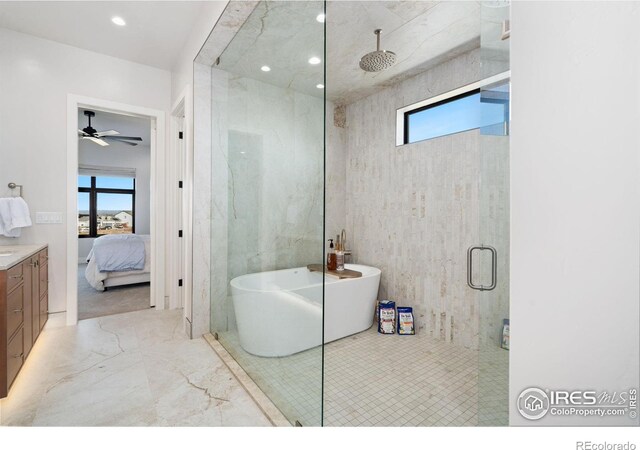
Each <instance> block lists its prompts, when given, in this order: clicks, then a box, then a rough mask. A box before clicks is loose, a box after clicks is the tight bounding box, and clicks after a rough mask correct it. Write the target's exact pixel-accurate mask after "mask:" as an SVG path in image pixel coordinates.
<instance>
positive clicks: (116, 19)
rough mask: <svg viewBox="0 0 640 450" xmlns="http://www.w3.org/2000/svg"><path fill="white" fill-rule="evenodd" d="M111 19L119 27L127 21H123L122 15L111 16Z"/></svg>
mask: <svg viewBox="0 0 640 450" xmlns="http://www.w3.org/2000/svg"><path fill="white" fill-rule="evenodd" d="M111 21H112V22H113V23H115V24H116V25H118V26H120V27H123V26H125V25H126V24H127V22H125V21H124V19H123V18H122V17H118V16H115V17H112V18H111Z"/></svg>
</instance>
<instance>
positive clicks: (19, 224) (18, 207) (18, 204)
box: [11, 197, 31, 229]
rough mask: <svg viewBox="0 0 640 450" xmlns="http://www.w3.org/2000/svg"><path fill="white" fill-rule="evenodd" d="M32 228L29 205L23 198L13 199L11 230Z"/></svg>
mask: <svg viewBox="0 0 640 450" xmlns="http://www.w3.org/2000/svg"><path fill="white" fill-rule="evenodd" d="M30 226H31V215H30V214H29V205H27V202H25V201H24V199H23V198H22V197H13V198H11V229H14V228H23V227H30Z"/></svg>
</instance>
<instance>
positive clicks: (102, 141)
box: [78, 111, 142, 147]
mask: <svg viewBox="0 0 640 450" xmlns="http://www.w3.org/2000/svg"><path fill="white" fill-rule="evenodd" d="M84 115H85V116H87V119H89V126H88V127H86V128H83V129H82V130H78V137H79V138H80V139H89V140H90V141H93V142H95V143H96V144H98V145H102V146H103V147H104V146H107V145H109V143H108V142H107V141H106V140H107V139H110V140H114V141H116V142H122V143H123V144H128V145H138V144H137V143H136V142H127V141H138V142H140V141H142V138H141V137H134V136H120V133H119V132H117V131H116V130H109V131H96V129H95V128H93V127H92V126H91V118H92V117H94V116H95V115H96V113H95V112H93V111H85V112H84Z"/></svg>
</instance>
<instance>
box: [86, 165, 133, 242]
mask: <svg viewBox="0 0 640 450" xmlns="http://www.w3.org/2000/svg"><path fill="white" fill-rule="evenodd" d="M96 178H97V177H96V176H94V175H91V187H80V186H78V193H81V192H85V193H88V194H89V234H78V238H79V239H84V238H98V237H100V236H104V235H103V234H98V194H128V195H131V215H132V216H133V217H132V223H131V234H135V232H136V179H135V178H133V189H117V188H101V187H96Z"/></svg>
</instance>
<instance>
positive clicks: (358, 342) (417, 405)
mask: <svg viewBox="0 0 640 450" xmlns="http://www.w3.org/2000/svg"><path fill="white" fill-rule="evenodd" d="M220 341H221V342H222V343H223V345H224V346H225V347H226V348H227V350H229V352H230V353H231V354H232V355H233V356H234V358H235V359H236V360H237V361H238V363H239V364H240V365H241V366H243V368H244V369H245V371H246V372H247V373H248V374H249V375H250V376H251V377H252V378H253V379H254V381H255V382H256V383H257V384H258V386H260V387H261V388H262V389H263V390H264V391H265V393H266V394H267V395H268V396H269V397H270V398H271V400H272V401H273V402H274V404H275V405H276V406H277V407H278V408H279V409H280V410H281V411H282V412H283V414H284V415H285V416H286V417H287V418H289V419H290V420H291V421H292V422H295V421H296V420H298V421H299V422H300V423H301V424H302V425H305V426H314V425H315V426H317V425H320V416H321V411H320V400H321V396H322V392H321V388H322V373H321V371H322V350H321V348H319V347H318V348H314V349H311V350H307V351H305V352H301V353H297V354H295V355H292V356H288V357H285V358H262V357H257V356H253V355H250V354H248V353H246V352H245V351H243V350H242V348H241V347H240V345H239V342H238V340H237V336H236V335H235V334H234V333H232V332H229V333H224V334H223V335H221V336H220ZM324 353H325V355H324V356H325V360H324V370H325V379H324V382H325V385H324V397H325V403H324V425H325V426H444V425H449V426H468V425H478V424H480V425H506V424H507V420H508V419H507V395H508V381H507V371H508V370H507V369H508V366H507V364H508V352H507V351H506V350H502V349H499V348H495V349H492V350H489V351H484V352H482V355H481V357H480V358H478V352H477V351H473V350H468V349H464V348H461V347H458V346H455V345H452V344H448V343H445V342H442V341H438V340H435V339H432V338H429V337H427V336H426V335H421V334H418V335H416V336H397V335H381V334H378V333H377V331H376V328H375V327H372V328H371V329H369V330H367V331H364V332H362V333H359V334H356V335H353V336H349V337H347V338H344V339H340V340H339V341H335V342H332V343H330V344H327V345H325V350H324ZM479 359H480V372H481V374H482V376H481V377H480V380H478V360H479ZM479 389H480V390H481V392H482V393H483V395H482V396H481V402H480V405H479V409H480V418H479V417H478V390H479Z"/></svg>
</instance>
